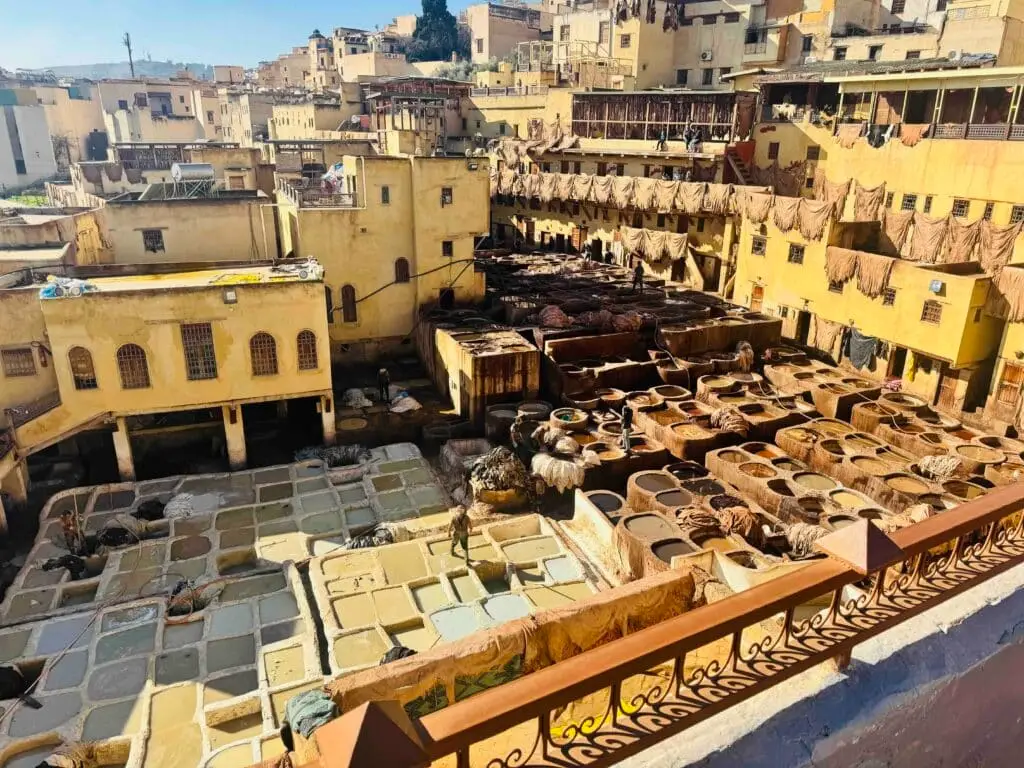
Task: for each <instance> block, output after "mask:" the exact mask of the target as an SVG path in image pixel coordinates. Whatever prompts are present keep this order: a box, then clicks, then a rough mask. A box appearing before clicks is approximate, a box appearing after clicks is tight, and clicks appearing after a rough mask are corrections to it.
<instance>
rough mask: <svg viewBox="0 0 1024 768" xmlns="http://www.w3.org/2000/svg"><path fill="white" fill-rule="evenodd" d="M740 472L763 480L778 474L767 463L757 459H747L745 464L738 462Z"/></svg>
mask: <svg viewBox="0 0 1024 768" xmlns="http://www.w3.org/2000/svg"><path fill="white" fill-rule="evenodd" d="M740 472H742V473H743V474H745V475H749V476H750V477H759V478H762V479H765V480H767V479H768V478H771V477H776V476H777V475H778V474H779V473H778V472H776V471H775V470H774V469H772V468H771V466H769V465H768V464H762V463H760V462H758V461H748V462H747V463H746V464H740Z"/></svg>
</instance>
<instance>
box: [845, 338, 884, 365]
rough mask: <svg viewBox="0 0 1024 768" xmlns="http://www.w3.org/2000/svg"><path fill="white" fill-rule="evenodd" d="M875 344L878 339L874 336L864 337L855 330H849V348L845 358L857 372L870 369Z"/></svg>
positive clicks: (873, 357) (873, 358)
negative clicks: (847, 358)
mask: <svg viewBox="0 0 1024 768" xmlns="http://www.w3.org/2000/svg"><path fill="white" fill-rule="evenodd" d="M877 344H878V339H876V338H875V337H874V336H865V335H864V334H863V333H861V332H860V331H858V330H857V329H856V328H851V329H850V337H849V340H848V342H847V345H848V347H849V351H848V353H847V357H849V358H850V362H851V363H852V364H853V367H854V368H856V369H857V370H863V369H864V368H870V367H871V364H872V363H873V362H875V346H876V345H877Z"/></svg>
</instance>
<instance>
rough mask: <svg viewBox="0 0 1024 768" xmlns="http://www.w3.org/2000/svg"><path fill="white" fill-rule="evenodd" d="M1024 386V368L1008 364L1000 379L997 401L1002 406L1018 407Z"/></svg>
mask: <svg viewBox="0 0 1024 768" xmlns="http://www.w3.org/2000/svg"><path fill="white" fill-rule="evenodd" d="M1022 385H1024V366H1021V365H1015V364H1013V363H1007V364H1006V365H1004V366H1003V375H1002V376H1001V377H1000V379H999V388H998V389H997V390H996V400H997V401H998V402H999V403H1000V404H1002V405H1016V404H1017V400H1018V399H1019V398H1020V392H1021V386H1022Z"/></svg>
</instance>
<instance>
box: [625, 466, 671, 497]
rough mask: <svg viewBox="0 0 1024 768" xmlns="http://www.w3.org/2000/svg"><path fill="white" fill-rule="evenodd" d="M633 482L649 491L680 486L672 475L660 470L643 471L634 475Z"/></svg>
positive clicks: (665, 489)
mask: <svg viewBox="0 0 1024 768" xmlns="http://www.w3.org/2000/svg"><path fill="white" fill-rule="evenodd" d="M633 482H634V483H635V484H636V487H637V488H640V489H641V490H644V491H647V492H648V493H658V492H659V491H667V490H669V489H671V488H676V487H678V483H677V482H676V479H675V478H674V477H672V475H670V474H668V473H667V472H659V471H655V472H642V473H640V474H638V475H635V476H634V477H633Z"/></svg>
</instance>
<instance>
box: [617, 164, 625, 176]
mask: <svg viewBox="0 0 1024 768" xmlns="http://www.w3.org/2000/svg"><path fill="white" fill-rule="evenodd" d="M615 175H616V176H625V175H626V164H625V163H619V164H617V165H616V166H615Z"/></svg>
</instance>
